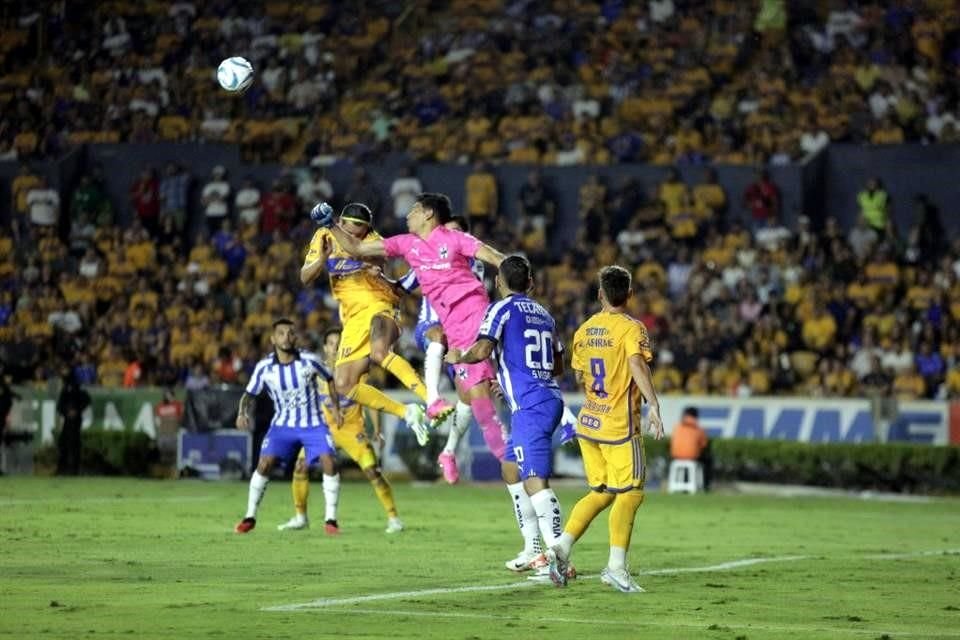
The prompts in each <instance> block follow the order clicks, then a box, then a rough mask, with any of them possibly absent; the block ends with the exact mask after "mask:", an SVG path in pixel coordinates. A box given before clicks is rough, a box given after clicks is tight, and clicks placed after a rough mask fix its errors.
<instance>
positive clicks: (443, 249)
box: [440, 245, 449, 260]
mask: <svg viewBox="0 0 960 640" xmlns="http://www.w3.org/2000/svg"><path fill="white" fill-rule="evenodd" d="M448 255H449V252H448V251H447V245H443V246H442V247H440V257H441V258H442V259H444V260H446V259H447V256H448Z"/></svg>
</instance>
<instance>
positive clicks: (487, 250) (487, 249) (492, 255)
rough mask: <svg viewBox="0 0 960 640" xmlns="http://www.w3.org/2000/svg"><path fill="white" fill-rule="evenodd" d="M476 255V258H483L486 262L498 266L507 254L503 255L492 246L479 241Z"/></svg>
mask: <svg viewBox="0 0 960 640" xmlns="http://www.w3.org/2000/svg"><path fill="white" fill-rule="evenodd" d="M476 257H477V259H478V260H483V261H484V262H486V263H487V264H492V265H493V266H495V267H497V268H498V269H499V268H500V263H501V262H503V261H504V260H506V258H507V256H505V255H503V254H502V253H500V252H499V251H497V250H496V249H494V248H493V247H491V246H490V245H488V244H483V243H481V244H480V246H479V247H477V253H476Z"/></svg>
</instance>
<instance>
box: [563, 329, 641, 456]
mask: <svg viewBox="0 0 960 640" xmlns="http://www.w3.org/2000/svg"><path fill="white" fill-rule="evenodd" d="M634 354H639V355H640V356H641V357H642V358H643V359H644V360H646V361H647V362H650V361H651V360H653V351H652V349H651V347H650V337H649V336H648V335H647V328H646V327H645V326H643V323H642V322H640V321H639V320H636V319H635V318H632V317H630V316H628V315H627V314H625V313H610V312H607V311H601V312H600V313H597V314H594V315H593V316H591V317H590V318H589V319H587V321H586V322H584V323H583V324H582V325H580V328H579V329H577V332H576V333H575V334H574V336H573V362H572V367H573V369H574V370H575V371H579V372H581V374H582V376H583V384H584V394H585V395H586V399H585V400H584V403H583V407H582V408H581V409H580V416H579V419H578V420H577V436H578V437H581V438H585V439H587V440H593V441H594V442H601V443H605V444H618V443H621V442H626V441H627V440H629V439H630V438H631V436H633V435H634V434H636V433H639V432H640V407H641V404H642V403H643V399H642V397H641V395H640V390H639V389H638V388H637V385H636V384H635V383H634V382H633V376H632V375H631V374H630V365H629V364H628V359H629V358H630V356H632V355H634Z"/></svg>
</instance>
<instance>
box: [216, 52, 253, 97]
mask: <svg viewBox="0 0 960 640" xmlns="http://www.w3.org/2000/svg"><path fill="white" fill-rule="evenodd" d="M217 82H219V83H220V86H221V87H223V88H224V89H226V90H227V91H243V90H244V89H246V88H247V87H249V86H250V84H251V83H252V82H253V65H252V64H250V62H249V61H248V60H247V59H246V58H241V57H240V56H234V57H232V58H227V59H226V60H224V61H223V62H221V63H220V66H219V67H217Z"/></svg>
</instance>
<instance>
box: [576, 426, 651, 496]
mask: <svg viewBox="0 0 960 640" xmlns="http://www.w3.org/2000/svg"><path fill="white" fill-rule="evenodd" d="M579 442H580V453H581V455H582V456H583V468H584V471H586V474H587V484H588V485H590V488H591V489H593V490H594V491H608V492H610V493H623V492H625V491H630V490H631V489H643V481H644V479H645V478H646V466H645V465H644V457H643V436H641V435H640V434H639V433H638V434H636V435H634V436H633V437H632V438H631V439H629V440H627V441H626V442H622V443H620V444H602V443H599V442H593V441H592V440H585V439H583V438H580V439H579Z"/></svg>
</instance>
